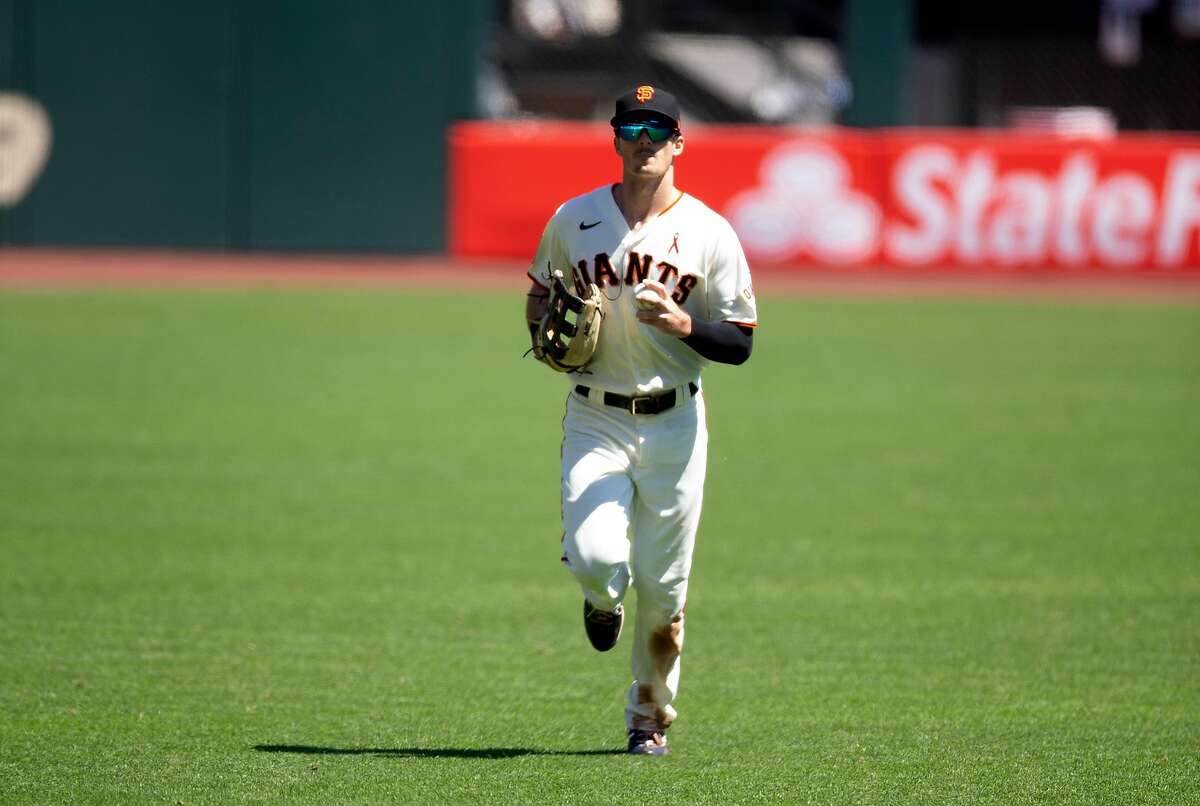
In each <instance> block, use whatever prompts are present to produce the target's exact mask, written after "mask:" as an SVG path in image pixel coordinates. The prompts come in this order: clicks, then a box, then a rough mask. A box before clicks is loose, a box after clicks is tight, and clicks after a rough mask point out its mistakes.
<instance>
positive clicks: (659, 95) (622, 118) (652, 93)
mask: <svg viewBox="0 0 1200 806" xmlns="http://www.w3.org/2000/svg"><path fill="white" fill-rule="evenodd" d="M647 113H649V114H647ZM651 116H658V117H664V118H667V119H669V120H670V121H671V122H672V123H674V124H675V128H676V129H678V128H679V102H678V101H676V100H675V96H674V95H672V94H671V93H669V92H667V91H666V90H664V89H659V88H658V87H652V86H650V85H649V84H643V85H641V86H640V87H636V88H634V89H632V90H630V91H629V92H627V93H625V94H624V95H622V96H621V97H620V98H618V99H617V113H616V114H615V115H613V117H612V120H610V121H609V123H611V124H612V125H614V126H616V125H617V124H619V123H624V122H626V121H630V120H645V119H646V118H648V117H651Z"/></svg>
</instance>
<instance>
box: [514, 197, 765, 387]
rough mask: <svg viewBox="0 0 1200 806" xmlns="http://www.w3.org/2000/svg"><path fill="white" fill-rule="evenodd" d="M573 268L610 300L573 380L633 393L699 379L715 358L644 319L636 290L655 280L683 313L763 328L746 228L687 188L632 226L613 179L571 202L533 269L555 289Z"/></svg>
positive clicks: (549, 227)
mask: <svg viewBox="0 0 1200 806" xmlns="http://www.w3.org/2000/svg"><path fill="white" fill-rule="evenodd" d="M552 269H559V270H561V271H562V273H563V276H564V277H565V278H567V283H568V285H569V284H570V277H571V275H572V272H574V273H575V275H576V282H577V283H578V282H579V280H582V282H583V284H584V287H586V284H587V283H590V282H594V283H595V284H596V285H597V286H598V287H599V288H600V293H601V295H602V296H603V297H604V323H603V325H602V326H601V327H600V341H599V344H598V346H597V348H596V353H595V356H594V357H593V358H592V361H591V363H590V364H589V365H588V367H587V368H586V369H585V370H583V371H582V372H580V373H573V374H571V375H569V376H568V377H569V378H570V379H571V382H572V383H585V384H587V385H589V386H594V387H596V388H599V389H604V390H606V391H610V392H616V393H618V394H623V395H637V394H647V393H653V392H657V391H660V390H664V389H670V388H672V387H679V386H684V385H686V384H688V383H689V382H694V381H696V380H698V379H699V377H700V370H701V369H703V368H704V366H705V365H707V364H708V363H709V362H708V360H707V359H705V358H702V357H701V356H700V355H699V354H698V353H697V352H696V351H695V350H693V349H692V348H691V347H689V346H688V345H686V344H684V343H683V342H682V341H681V340H680V339H678V338H676V337H675V336H670V335H667V334H666V333H663V332H661V331H659V330H658V329H657V328H654V327H652V326H650V325H647V324H643V323H641V322H639V321H638V320H637V307H636V305H635V303H634V296H633V295H634V287H635V286H636V285H637V284H638V283H639V282H641V281H642V280H646V279H651V280H657V281H659V282H661V283H662V284H663V285H665V286H666V287H667V291H668V293H670V294H671V296H672V299H674V300H675V302H676V303H678V304H679V306H680V307H681V308H683V310H685V311H687V312H688V313H689V314H690V315H692V316H695V317H697V318H699V319H704V320H707V321H711V322H721V321H724V322H736V323H737V324H740V325H747V326H749V327H755V326H756V325H757V324H758V313H757V310H756V308H755V302H754V291H753V288H752V286H751V283H750V267H749V266H748V265H747V263H746V256H745V254H744V253H743V252H742V245H741V243H740V242H739V241H738V238H737V234H736V233H735V232H734V231H733V228H732V227H731V226H730V225H729V222H727V221H726V220H725V219H724V218H722V217H721V216H720V215H719V214H718V213H716V212H715V211H713V210H711V209H710V208H709V207H708V206H707V205H705V204H704V203H703V202H701V201H700V200H699V199H696V198H695V197H693V196H690V195H688V194H686V193H683V192H680V194H679V197H678V198H677V199H676V200H675V202H673V203H672V204H671V205H669V206H668V207H667V208H666V209H665V210H663V211H662V212H661V213H659V214H658V215H657V216H655V217H654V218H653V219H652V220H651V221H650V222H649V223H647V224H646V225H644V226H642V227H639V228H638V229H637V230H631V229H630V228H629V226H628V224H626V222H625V216H624V215H623V214H622V213H621V210H620V208H619V207H617V203H616V200H615V199H614V198H613V186H612V185H604V186H602V187H599V188H596V189H595V190H593V191H592V192H590V193H585V194H583V195H582V196H577V197H575V198H574V199H571V200H570V201H568V202H566V203H565V204H563V205H562V206H561V207H559V208H558V210H557V211H556V212H555V214H554V216H553V217H552V218H551V219H550V221H549V223H548V224H546V229H545V232H543V233H542V240H541V243H540V244H539V245H538V250H537V254H536V256H535V257H534V259H533V263H532V264H531V265H530V267H529V276H530V277H532V278H533V279H534V280H535V281H536V282H538V283H540V284H541V285H544V286H547V287H549V285H550V276H551V275H550V272H551V270H552Z"/></svg>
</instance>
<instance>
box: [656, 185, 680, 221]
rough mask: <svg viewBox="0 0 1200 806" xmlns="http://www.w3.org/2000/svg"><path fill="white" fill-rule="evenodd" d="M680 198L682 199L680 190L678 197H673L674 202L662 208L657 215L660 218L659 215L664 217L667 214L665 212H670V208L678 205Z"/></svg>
mask: <svg viewBox="0 0 1200 806" xmlns="http://www.w3.org/2000/svg"><path fill="white" fill-rule="evenodd" d="M682 198H683V191H682V190H681V191H679V195H678V196H676V197H675V201H673V202H671V203H670V204H668V205H667V206H666V207H664V208H662V211H661V212H659V215H660V216H661V215H666V214H667V210H670V209H671V208H672V207H674V206H675V205H677V204H679V200H680V199H682Z"/></svg>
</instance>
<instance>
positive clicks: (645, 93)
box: [633, 84, 654, 104]
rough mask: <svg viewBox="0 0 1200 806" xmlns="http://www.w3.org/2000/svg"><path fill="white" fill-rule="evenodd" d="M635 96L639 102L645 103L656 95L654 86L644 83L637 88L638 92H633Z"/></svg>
mask: <svg viewBox="0 0 1200 806" xmlns="http://www.w3.org/2000/svg"><path fill="white" fill-rule="evenodd" d="M633 97H634V98H637V99H638V103H640V104H644V103H646V101H649V100H650V99H651V98H653V97H654V87H651V86H649V85H648V84H643V85H642V86H640V87H638V88H637V92H635V93H634V94H633Z"/></svg>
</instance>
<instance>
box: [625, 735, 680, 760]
mask: <svg viewBox="0 0 1200 806" xmlns="http://www.w3.org/2000/svg"><path fill="white" fill-rule="evenodd" d="M670 752H671V749H670V748H669V747H667V734H665V733H663V732H662V731H661V730H631V731H629V753H630V755H634V756H665V755H667V754H668V753H670Z"/></svg>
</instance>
